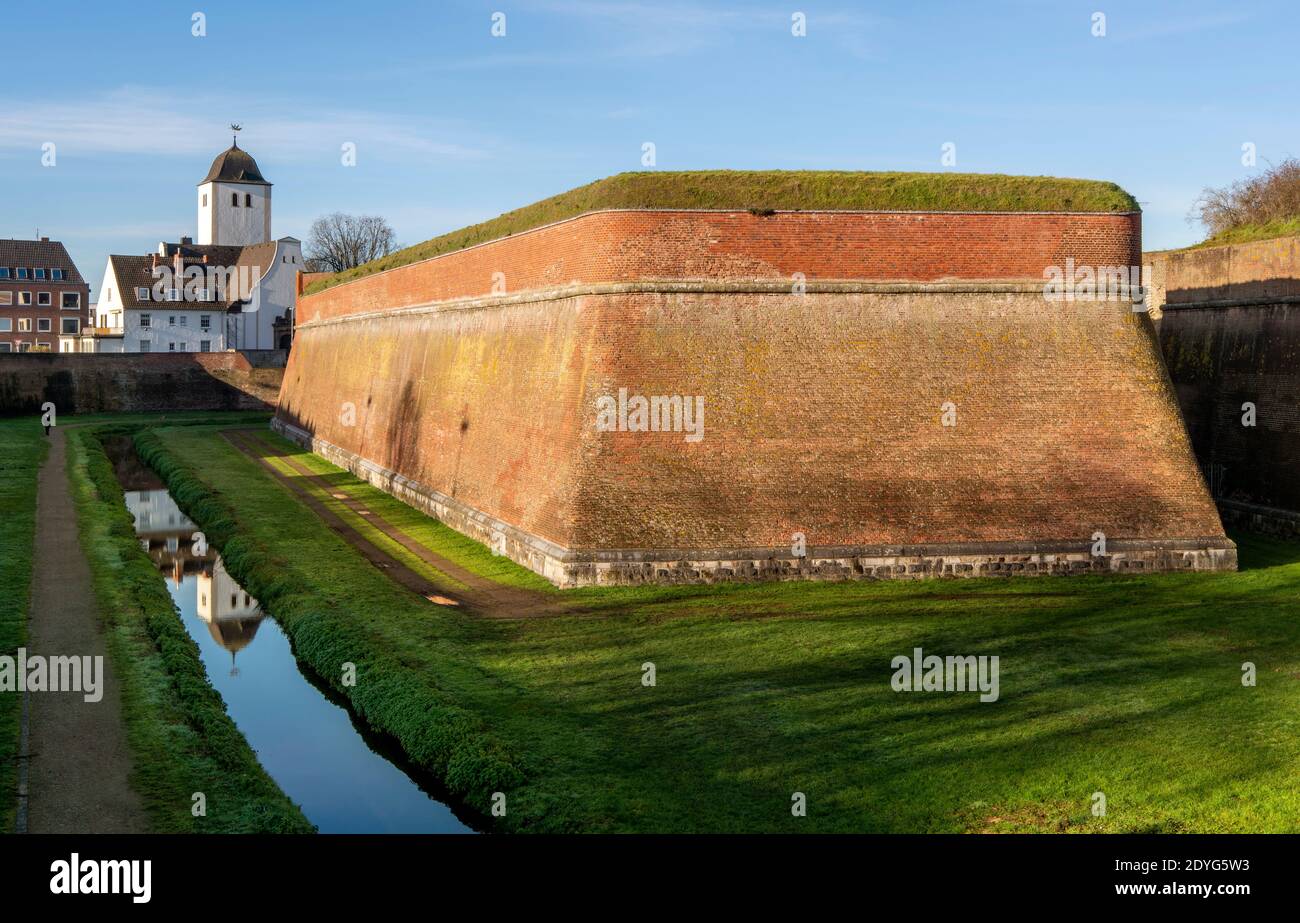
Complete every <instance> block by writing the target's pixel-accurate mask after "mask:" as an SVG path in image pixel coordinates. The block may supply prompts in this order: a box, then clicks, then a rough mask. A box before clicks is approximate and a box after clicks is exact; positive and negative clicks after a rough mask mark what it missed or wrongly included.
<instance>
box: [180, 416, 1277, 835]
mask: <svg viewBox="0 0 1300 923" xmlns="http://www.w3.org/2000/svg"><path fill="white" fill-rule="evenodd" d="M156 432H157V435H158V437H159V438H158V440H157V443H156V444H155V449H156V451H157V453H158V455H157V457H158V458H160V459H165V460H167V461H169V462H170V463H171V464H172V466H173V468H174V470H172V471H171V472H169V473H168V476H169V479H170V483H172V486H173V493H176V492H177V491H176V487H177V486H178V484H181V483H182V482H184V481H185V479H186V478H187V477H191V476H197V479H198V480H199V481H201V482H202V484H203V485H206V487H202V488H201V489H200V487H197V486H194V484H193V483H191V487H192V488H193V489H192V491H191V495H190V496H189V497H179V496H178V499H179V500H180V501H181V503H182V506H192V505H194V504H195V503H196V502H199V501H202V502H200V507H199V510H198V512H199V521H200V524H201V525H204V526H205V527H207V525H208V523H207V522H205V516H206V517H215V516H216V514H217V513H218V512H219V513H221V515H222V516H223V517H224V519H222V520H221V522H220V524H219V525H220V528H219V529H218V530H216V532H220V534H221V535H223V536H224V538H223V540H224V541H225V542H226V544H227V545H231V544H233V545H234V546H235V547H234V548H230V547H227V548H223V552H224V553H225V556H226V560H227V564H228V565H229V566H230V569H231V572H232V574H234V576H236V578H238V579H240V580H241V582H243V583H244V584H245V586H246V587H248V589H249V591H250V592H251V593H252V594H253V595H255V596H257V597H258V598H259V599H263V600H264V601H265V600H268V599H269V600H275V599H277V598H278V599H281V600H283V601H284V603H285V605H284V606H283V607H282V608H283V610H284V611H280V609H277V607H276V605H275V604H274V603H272V604H271V611H272V614H274V615H275V616H276V617H277V619H279V620H280V621H281V622H282V624H284V625H285V627H286V630H287V631H288V632H289V634H290V636H291V637H294V639H295V643H296V645H297V647H298V652H299V655H300V656H302V657H304V658H306V659H308V660H312V661H313V662H314V663H315V664H316V665H317V666H321V665H323V666H324V669H322V670H321V671H320V672H322V674H323V675H326V676H328V675H330V673H331V672H332V670H333V669H334V667H336V666H337V664H338V663H341V662H342V661H343V660H347V659H352V660H354V661H356V662H358V664H359V667H360V673H359V676H360V678H359V681H358V690H352V691H350V692H349V691H348V690H343V691H344V692H345V694H348V695H350V696H351V697H352V699H353V704H354V706H355V707H357V708H358V710H359V711H361V712H362V713H363V714H365V715H366V716H367V717H369V718H370V720H371V722H372V723H374V724H376V725H377V726H379V727H381V728H383V729H386V730H389V731H390V732H392V733H394V735H395V736H397V737H399V739H401V740H402V741H403V743H404V745H405V746H406V747H407V749H408V751H415V752H413V754H412V755H413V757H415V759H416V761H417V762H419V763H422V764H424V765H427V766H429V767H430V768H431V769H433V770H435V771H437V772H439V773H440V774H442V775H445V776H449V777H450V778H451V788H452V790H453V791H457V792H460V793H462V794H463V795H464V796H465V797H466V799H467V800H468V801H469V802H470V803H472V804H476V805H477V806H478V807H480V808H483V807H485V806H486V801H485V798H486V796H487V794H488V793H489V789H490V787H491V786H494V785H495V786H500V787H501V788H502V789H503V790H505V791H506V794H507V798H508V813H507V817H506V818H505V819H504V820H503V821H501V822H500V823H501V826H502V827H503V829H509V830H589V831H612V830H619V831H623V830H643V831H644V830H651V831H890V832H904V831H909V832H910V831H984V830H1047V831H1057V830H1069V831H1074V830H1078V831H1116V832H1118V831H1125V832H1133V831H1243V832H1244V831H1284V830H1289V831H1295V830H1300V787H1298V786H1296V785H1295V766H1296V765H1297V762H1300V617H1298V616H1300V612H1298V611H1297V610H1298V608H1300V607H1298V606H1297V602H1296V601H1297V598H1298V597H1297V594H1298V591H1300V545H1287V544H1282V543H1278V542H1274V541H1270V540H1267V539H1263V538H1258V537H1252V536H1245V535H1242V536H1238V537H1237V540H1238V541H1239V543H1240V555H1241V560H1242V562H1243V570H1242V572H1240V573H1237V574H1179V575H1153V576H1147V577H1110V578H1105V577H1078V578H1039V579H1021V580H971V581H933V582H924V583H910V584H904V583H872V582H849V583H769V584H738V585H718V586H695V587H691V586H686V587H643V588H617V589H586V590H580V591H573V592H566V593H564V594H563V598H567V599H573V600H574V601H575V604H581V606H582V607H583V609H584V610H585V611H584V612H583V613H582V614H581V615H578V616H572V617H553V618H546V619H536V620H528V621H489V620H474V619H472V618H469V617H467V616H465V615H463V614H461V613H458V612H456V611H455V610H449V609H447V608H443V607H438V606H434V605H431V604H429V603H428V602H426V601H424V600H422V599H419V598H417V597H415V596H414V595H413V594H411V593H409V592H407V591H405V590H403V589H401V588H400V587H398V586H396V585H395V584H393V583H392V582H391V581H389V580H388V579H387V578H386V577H385V576H384V575H383V574H382V573H381V572H380V571H378V570H376V569H375V568H374V567H372V566H371V565H369V564H368V563H366V562H365V561H364V560H363V559H362V558H361V556H360V555H359V554H357V553H356V552H355V551H353V550H352V549H351V548H349V547H348V546H347V545H346V544H345V543H344V542H343V540H342V539H340V538H339V537H338V536H336V535H335V534H334V533H332V532H331V531H330V530H328V529H326V528H324V527H323V526H322V525H321V524H320V522H319V520H317V519H316V517H315V516H314V514H312V513H311V512H309V511H308V510H307V509H306V508H305V507H304V506H303V505H302V504H301V503H300V502H299V501H298V500H297V499H296V498H295V497H294V496H293V494H291V493H290V492H289V491H287V490H286V489H285V488H283V487H282V486H280V485H279V484H277V483H275V482H274V480H273V479H271V478H270V477H269V475H267V474H266V472H264V471H262V470H261V469H260V468H259V467H258V466H257V465H256V463H254V462H253V461H251V460H249V459H248V458H246V457H244V456H243V455H241V454H240V453H239V452H238V451H236V450H235V449H234V448H233V447H231V446H230V445H229V444H227V443H226V442H225V441H224V440H222V439H221V438H220V437H219V436H218V435H217V433H216V431H215V429H212V428H207V427H185V428H175V429H171V428H164V429H160V430H157V431H156ZM265 438H266V439H268V440H270V441H272V442H275V443H276V444H278V445H282V446H287V445H288V444H287V443H283V442H280V441H278V440H277V437H273V436H267V437H265ZM298 459H299V460H300V461H302V462H304V463H306V464H308V465H310V466H311V467H312V469H313V470H315V471H321V472H327V473H331V474H332V475H333V476H334V486H333V488H332V489H334V490H339V489H342V490H346V491H347V492H349V493H351V494H352V495H353V496H355V497H357V498H359V499H364V500H366V501H367V502H368V503H370V504H371V505H372V507H373V508H374V509H375V511H376V512H378V513H379V514H380V515H382V516H384V517H386V518H389V519H390V520H391V521H393V522H396V523H399V524H401V525H402V527H403V528H405V529H408V530H409V531H410V532H412V533H413V534H415V535H416V537H417V538H421V539H422V540H428V541H429V542H430V544H431V545H433V546H434V547H436V548H437V550H439V551H440V552H441V553H442V554H444V555H446V556H448V557H451V558H453V559H455V560H456V561H457V562H458V563H460V564H461V565H462V566H464V567H466V568H469V569H473V570H476V571H477V572H480V573H485V572H488V570H489V569H493V568H496V569H500V568H503V567H506V565H504V564H503V563H502V561H501V559H499V558H493V557H491V556H490V554H489V553H487V552H486V551H485V550H483V549H482V548H481V547H479V546H477V545H473V544H472V543H471V544H467V543H466V542H465V540H463V539H462V538H461V537H459V536H457V535H455V534H454V533H452V532H450V530H448V529H446V528H445V527H443V526H441V525H440V524H438V523H436V522H434V521H433V520H429V519H427V518H424V517H421V516H419V515H418V514H413V513H412V512H411V511H410V510H408V509H407V508H406V507H404V506H403V505H402V504H400V503H398V502H397V501H395V500H393V499H391V498H389V497H387V496H386V495H383V494H381V493H379V492H377V491H375V490H373V488H370V487H369V486H368V485H364V484H362V483H361V482H359V481H357V480H356V479H354V478H352V477H351V476H350V475H347V474H346V473H344V472H341V471H339V470H338V469H336V468H333V467H332V466H330V465H328V464H326V463H324V462H322V461H321V460H319V459H314V458H312V457H311V456H310V455H307V454H305V453H299V454H298ZM209 489H210V490H209ZM320 496H321V498H322V499H325V498H327V497H328V494H326V493H324V492H320ZM205 497H206V498H207V499H206V500H204V498H205ZM203 503H208V505H206V506H204V505H203ZM340 508H341V506H340ZM191 513H194V510H193V509H191ZM214 534H215V532H214V530H212V529H209V536H210V537H212V536H213V535H214ZM393 547H394V548H398V546H396V545H394V546H393ZM398 550H400V548H399V549H398ZM232 551H233V552H234V553H233V554H232ZM241 559H242V567H243V570H242V571H241V569H240V568H241ZM417 563H418V562H417ZM509 568H513V565H509ZM506 576H507V578H508V579H510V580H511V581H513V582H515V583H517V584H520V585H530V586H537V585H538V584H537V581H536V580H535V578H533V577H532V576H531V575H528V574H526V573H525V572H523V571H522V570H518V569H514V573H513V574H509V575H506ZM542 591H543V592H548V593H554V594H557V595H559V591H556V590H550V589H545V588H542ZM915 647H922V648H924V650H925V651H926V653H934V654H940V655H946V654H955V655H981V654H988V655H998V656H999V657H1000V663H1001V696H1000V698H999V700H998V701H997V702H994V703H987V704H984V703H980V702H979V701H978V697H977V696H976V695H974V694H942V693H896V692H894V691H893V690H892V689H891V687H890V677H891V674H892V669H891V666H890V661H891V659H892V658H893V657H894V656H895V655H898V654H908V653H910V652H911V651H912V649H913V648H915ZM1245 661H1251V662H1253V663H1254V664H1255V665H1256V667H1257V671H1258V685H1257V686H1255V687H1253V688H1247V687H1243V685H1242V683H1241V675H1242V664H1243V662H1245ZM646 662H652V663H654V664H655V667H656V671H657V685H655V686H654V687H646V686H643V685H642V682H641V677H642V664H643V663H646ZM368 668H369V670H370V672H367V670H368ZM367 683H373V688H372V689H370V690H369V691H367V690H365V689H363V688H362V687H365V686H366V685H367ZM422 748H423V749H422ZM488 757H490V759H489V758H488ZM467 767H470V768H467ZM1098 791H1100V792H1103V793H1104V794H1105V795H1106V799H1107V807H1108V811H1107V814H1106V816H1105V817H1094V816H1093V815H1092V814H1091V811H1090V807H1091V804H1092V801H1091V799H1092V795H1093V793H1094V792H1098ZM794 792H803V793H805V794H806V796H807V799H808V814H807V817H804V818H795V817H792V816H791V812H790V804H791V796H792V793H794Z"/></svg>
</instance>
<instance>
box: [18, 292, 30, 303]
mask: <svg viewBox="0 0 1300 923" xmlns="http://www.w3.org/2000/svg"><path fill="white" fill-rule="evenodd" d="M18 303H19V304H31V303H32V293H31V292H19V293H18Z"/></svg>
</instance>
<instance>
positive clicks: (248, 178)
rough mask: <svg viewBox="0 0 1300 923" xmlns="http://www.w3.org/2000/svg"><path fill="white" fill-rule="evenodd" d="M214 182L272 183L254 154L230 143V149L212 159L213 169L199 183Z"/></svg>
mask: <svg viewBox="0 0 1300 923" xmlns="http://www.w3.org/2000/svg"><path fill="white" fill-rule="evenodd" d="M212 182H217V183H249V184H251V185H254V186H269V185H271V184H270V183H268V182H267V181H266V177H264V176H262V171H261V170H259V169H258V168H257V161H256V160H254V159H253V155H252V154H250V153H248V151H245V150H242V149H241V148H240V147H239V145H238V144H232V145H230V148H229V150H225V151H222V152H221V153H220V154H218V155H217V159H216V160H214V161H212V169H210V170H209V171H208V175H207V176H205V177H204V178H203V182H201V183H199V185H200V186H202V185H203V183H212Z"/></svg>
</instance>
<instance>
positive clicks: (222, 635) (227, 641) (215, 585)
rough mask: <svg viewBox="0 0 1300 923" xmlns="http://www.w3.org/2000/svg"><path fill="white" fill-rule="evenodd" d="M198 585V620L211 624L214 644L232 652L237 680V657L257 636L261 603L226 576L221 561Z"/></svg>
mask: <svg viewBox="0 0 1300 923" xmlns="http://www.w3.org/2000/svg"><path fill="white" fill-rule="evenodd" d="M198 577H199V581H198V584H199V585H198V604H197V606H196V609H197V611H198V616H199V618H201V619H202V620H203V621H204V622H206V623H207V626H208V632H209V633H210V634H211V635H212V640H214V641H216V642H217V643H218V644H220V645H221V646H222V647H223V648H225V649H226V650H228V651H230V675H231V676H236V675H238V673H239V670H238V669H237V668H236V667H235V655H236V654H237V653H239V652H240V651H242V650H243V649H244V648H246V647H248V645H249V644H251V643H252V641H253V638H254V636H256V635H257V626H258V625H260V624H261V623H262V619H263V617H264V614H263V612H262V610H261V609H260V608H259V607H258V605H257V600H256V599H253V597H251V596H249V595H248V593H247V592H246V591H245V590H244V588H243V587H241V586H240V585H239V584H238V583H236V582H235V579H234V578H233V577H231V576H230V574H228V573H227V572H226V565H225V564H224V563H223V562H222V560H221V558H217V560H216V561H215V562H213V565H212V572H211V573H210V574H209V573H208V572H207V571H203V572H201V573H200V574H199V575H198Z"/></svg>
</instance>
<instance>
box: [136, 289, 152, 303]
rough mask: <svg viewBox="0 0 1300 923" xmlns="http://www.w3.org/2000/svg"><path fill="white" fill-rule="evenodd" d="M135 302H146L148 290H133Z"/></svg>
mask: <svg viewBox="0 0 1300 923" xmlns="http://www.w3.org/2000/svg"><path fill="white" fill-rule="evenodd" d="M135 300H136V301H148V300H149V289H147V288H137V289H136V290H135Z"/></svg>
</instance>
